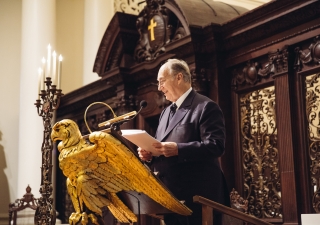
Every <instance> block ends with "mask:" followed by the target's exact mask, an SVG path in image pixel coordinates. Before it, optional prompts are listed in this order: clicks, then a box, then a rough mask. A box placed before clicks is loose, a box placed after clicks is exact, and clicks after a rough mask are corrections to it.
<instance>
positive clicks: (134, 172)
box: [89, 132, 192, 215]
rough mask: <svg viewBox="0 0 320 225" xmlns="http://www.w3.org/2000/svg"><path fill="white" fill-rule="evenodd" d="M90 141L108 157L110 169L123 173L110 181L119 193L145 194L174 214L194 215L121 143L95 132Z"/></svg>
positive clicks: (97, 150) (107, 135) (111, 137)
mask: <svg viewBox="0 0 320 225" xmlns="http://www.w3.org/2000/svg"><path fill="white" fill-rule="evenodd" d="M89 140H90V142H92V143H94V146H95V148H96V149H95V151H96V152H98V154H101V155H102V156H105V158H106V159H107V161H108V162H107V164H108V166H109V167H112V168H114V170H115V171H117V172H118V173H119V174H117V175H118V176H113V177H112V179H110V180H113V181H112V182H114V183H116V185H117V187H118V188H119V189H118V190H119V191H120V189H121V190H134V191H136V192H142V193H144V194H145V195H147V196H149V197H150V198H152V199H153V200H154V201H156V202H158V203H159V204H161V205H162V206H164V207H165V208H167V209H169V210H171V211H172V212H175V213H178V214H181V215H190V214H191V213H192V211H191V210H190V209H189V208H188V207H186V206H185V205H184V204H182V203H181V202H180V201H179V200H178V199H176V198H175V197H174V196H173V195H172V194H171V193H170V191H169V190H168V189H167V188H166V187H165V186H164V185H163V184H162V183H161V182H159V180H158V179H157V178H156V177H155V176H154V175H153V173H152V172H151V171H150V170H149V168H147V167H146V166H145V165H144V164H143V163H141V161H140V160H139V158H138V157H137V156H136V155H135V154H134V153H133V152H132V151H130V150H129V149H128V148H127V147H126V146H125V145H123V144H122V143H121V142H120V141H119V140H118V139H116V138H115V137H113V136H112V135H110V134H108V133H104V132H93V133H92V134H90V136H89ZM95 173H96V172H95ZM118 184H119V185H120V186H118Z"/></svg>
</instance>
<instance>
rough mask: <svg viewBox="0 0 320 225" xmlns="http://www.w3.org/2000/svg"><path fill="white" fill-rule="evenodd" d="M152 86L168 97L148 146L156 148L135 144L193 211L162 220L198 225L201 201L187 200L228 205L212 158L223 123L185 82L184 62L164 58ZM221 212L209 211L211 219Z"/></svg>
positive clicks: (220, 144)
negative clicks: (196, 197)
mask: <svg viewBox="0 0 320 225" xmlns="http://www.w3.org/2000/svg"><path fill="white" fill-rule="evenodd" d="M158 82H159V83H158V89H159V91H162V92H163V94H164V95H165V97H166V99H167V100H169V101H170V102H172V104H171V106H170V107H167V108H166V109H164V110H163V112H162V113H161V115H160V120H159V126H158V129H157V132H156V139H157V140H159V141H160V143H155V144H154V145H153V147H154V148H155V150H156V151H157V152H158V154H157V155H160V156H157V157H155V156H152V154H151V153H150V152H147V151H146V150H144V149H141V148H139V149H138V153H139V157H140V158H141V160H143V161H146V162H148V163H149V165H150V167H151V169H152V170H153V171H154V172H156V174H157V176H158V177H159V178H160V180H161V181H162V182H163V183H164V184H165V185H166V186H167V187H168V188H169V190H170V191H171V192H172V193H173V194H174V195H175V196H176V197H177V198H178V199H179V200H184V201H185V204H186V205H187V206H188V207H189V208H190V209H191V210H192V211H193V214H192V215H191V216H189V217H185V216H180V215H176V214H167V215H165V216H164V220H165V223H166V225H201V223H202V213H201V206H200V205H198V204H195V203H193V200H192V198H193V196H194V195H200V196H203V197H205V198H208V199H211V200H213V201H216V202H219V203H221V204H224V205H228V204H229V197H228V189H227V187H226V183H225V179H224V176H223V173H222V171H221V168H220V163H219V160H218V158H219V157H220V156H222V155H223V153H224V142H225V126H224V117H223V114H222V111H221V109H220V108H219V106H218V105H217V104H216V103H215V102H213V101H212V100H211V99H209V98H207V97H205V96H203V95H200V94H198V93H197V92H195V91H194V90H193V89H192V87H191V74H190V71H189V67H188V65H187V63H186V62H184V61H183V60H178V59H169V60H168V61H167V62H166V63H165V64H163V65H162V66H161V68H160V70H159V73H158ZM220 223H221V215H218V214H217V215H214V224H215V225H216V224H220Z"/></svg>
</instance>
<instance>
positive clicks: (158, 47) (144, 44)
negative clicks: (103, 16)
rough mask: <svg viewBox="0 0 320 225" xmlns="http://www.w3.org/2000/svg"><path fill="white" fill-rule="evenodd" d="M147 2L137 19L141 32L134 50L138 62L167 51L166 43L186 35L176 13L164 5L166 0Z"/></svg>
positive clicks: (153, 57) (150, 0) (148, 59)
mask: <svg viewBox="0 0 320 225" xmlns="http://www.w3.org/2000/svg"><path fill="white" fill-rule="evenodd" d="M146 3H147V5H146V6H145V7H144V9H143V10H142V12H141V13H140V15H139V17H138V19H137V21H136V26H137V29H138V31H139V34H140V39H139V41H138V44H137V46H136V48H135V51H134V59H135V60H136V61H137V62H143V61H150V60H153V59H155V58H157V56H158V55H159V54H161V53H163V52H165V47H164V46H165V45H166V44H168V43H170V42H171V41H172V40H175V39H179V38H181V37H183V36H184V35H185V32H184V29H183V28H182V27H181V26H180V25H179V24H180V23H179V21H178V20H177V19H176V18H175V15H174V14H173V13H172V12H171V11H170V10H169V9H168V8H166V7H165V6H164V4H165V0H147V1H146ZM174 18H175V19H174Z"/></svg>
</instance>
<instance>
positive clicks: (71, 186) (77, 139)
mask: <svg viewBox="0 0 320 225" xmlns="http://www.w3.org/2000/svg"><path fill="white" fill-rule="evenodd" d="M51 139H52V141H54V142H55V141H57V140H61V142H60V143H59V145H58V150H59V152H60V155H59V166H60V168H61V170H62V171H63V174H64V175H65V176H66V177H67V190H68V193H69V195H70V197H71V199H72V203H73V206H74V209H75V212H74V213H72V214H71V216H70V218H69V223H70V224H76V223H77V222H79V221H80V219H81V223H82V224H87V222H88V218H90V219H91V221H92V222H93V223H95V224H98V221H97V217H96V216H95V215H94V214H89V215H87V214H86V212H85V210H84V206H86V207H87V208H88V209H89V210H90V211H92V212H94V213H96V214H97V215H100V216H101V215H102V211H101V208H102V207H105V206H107V207H108V208H109V210H110V212H111V213H112V214H113V216H114V217H115V218H116V219H117V220H118V221H119V222H122V223H130V222H136V221H137V217H136V215H135V214H133V212H132V211H131V210H130V209H129V208H128V207H127V206H126V205H125V204H124V203H123V202H122V201H121V200H120V199H119V198H118V196H117V195H116V193H117V192H120V191H123V190H124V191H136V192H139V193H144V194H145V195H147V196H149V197H150V198H152V199H153V200H154V201H156V202H158V203H159V204H161V205H162V206H164V207H165V208H167V209H169V210H171V211H172V212H175V213H178V214H181V215H190V214H191V210H190V209H189V208H187V207H186V206H185V205H183V204H182V203H181V202H179V201H178V200H177V199H176V198H175V197H173V196H172V194H171V193H170V192H169V191H168V190H167V189H166V188H165V187H164V186H163V185H162V184H161V183H160V182H159V181H158V180H157V179H156V178H155V177H154V175H153V174H152V173H151V172H150V170H149V169H148V168H147V167H146V166H144V165H143V164H142V163H141V162H140V160H139V158H137V157H136V156H135V155H134V153H133V152H132V151H130V150H129V149H128V148H127V147H126V146H125V145H123V144H122V143H121V142H120V141H119V140H118V139H116V138H114V137H113V136H112V135H110V134H108V133H104V132H98V131H96V132H93V133H91V134H90V136H89V140H90V142H91V143H90V144H89V143H87V142H86V141H85V139H84V138H83V137H82V135H81V133H80V130H79V128H78V125H77V124H76V123H75V122H74V121H72V120H69V119H65V120H62V121H59V122H57V123H56V124H55V125H54V126H53V127H52V133H51Z"/></svg>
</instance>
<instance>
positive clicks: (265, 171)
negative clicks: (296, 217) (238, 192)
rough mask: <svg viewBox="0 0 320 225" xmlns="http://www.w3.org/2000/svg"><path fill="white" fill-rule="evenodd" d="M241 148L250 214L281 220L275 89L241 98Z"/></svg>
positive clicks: (251, 93)
mask: <svg viewBox="0 0 320 225" xmlns="http://www.w3.org/2000/svg"><path fill="white" fill-rule="evenodd" d="M240 110H241V114H240V121H241V128H240V129H241V149H242V163H243V183H244V192H245V197H246V199H247V200H248V202H249V213H250V214H252V215H254V216H256V217H258V218H277V217H278V218H281V217H282V212H281V182H280V176H279V171H280V169H279V158H278V155H279V154H278V146H277V125H276V114H275V92H274V87H268V88H264V89H259V90H255V91H253V92H249V93H247V94H243V95H240Z"/></svg>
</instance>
